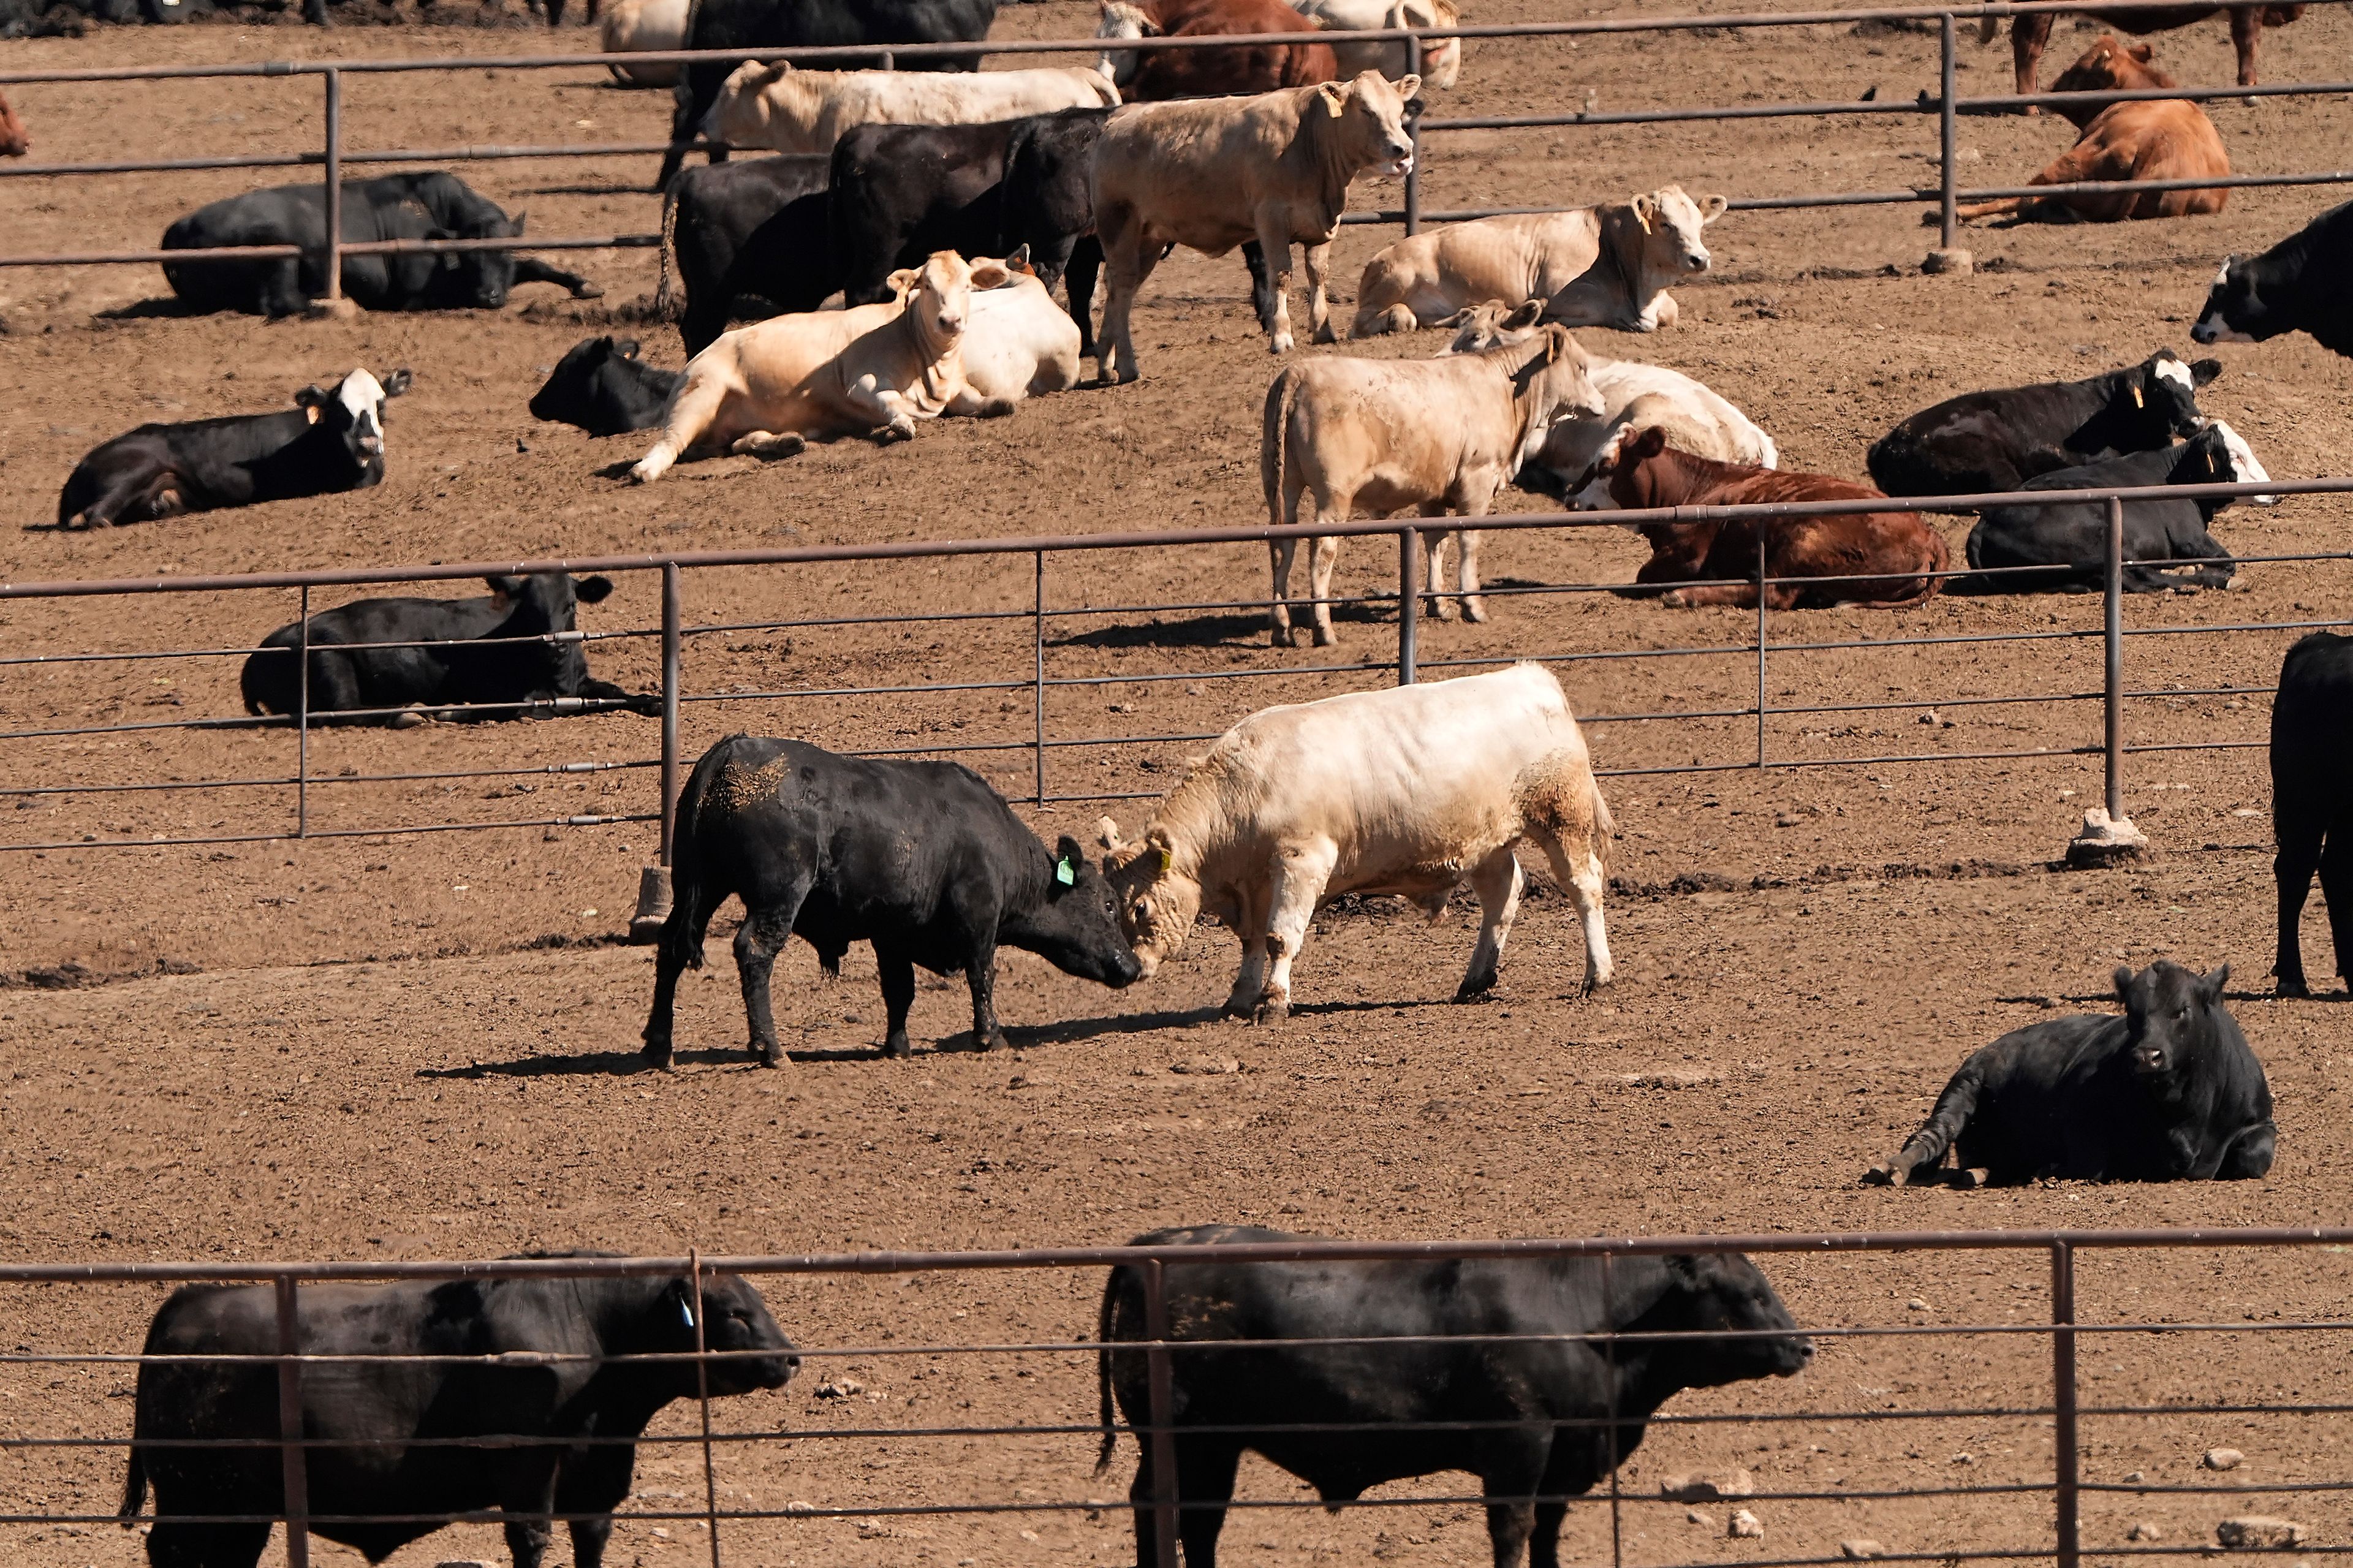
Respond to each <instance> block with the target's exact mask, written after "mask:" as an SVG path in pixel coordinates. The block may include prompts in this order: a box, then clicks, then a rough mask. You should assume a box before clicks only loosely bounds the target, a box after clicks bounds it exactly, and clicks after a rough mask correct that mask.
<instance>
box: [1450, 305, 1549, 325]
mask: <svg viewBox="0 0 2353 1568" xmlns="http://www.w3.org/2000/svg"><path fill="white" fill-rule="evenodd" d="M1465 313H1466V314H1467V313H1468V312H1465ZM1544 313H1545V301H1544V300H1521V301H1520V303H1519V304H1518V306H1517V307H1516V308H1514V310H1513V311H1512V313H1511V314H1510V315H1508V316H1506V317H1504V319H1503V321H1500V322H1498V323H1496V324H1497V325H1498V326H1500V327H1501V328H1502V329H1503V330H1504V331H1507V332H1510V331H1518V330H1519V329H1520V328H1522V327H1533V326H1535V324H1536V323H1537V322H1538V321H1543V320H1544Z"/></svg>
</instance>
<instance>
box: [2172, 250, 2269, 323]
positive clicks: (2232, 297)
mask: <svg viewBox="0 0 2353 1568" xmlns="http://www.w3.org/2000/svg"><path fill="white" fill-rule="evenodd" d="M2270 315H2271V311H2270V310H2269V309H2268V308H2267V307H2266V306H2265V305H2264V304H2263V289H2262V286H2261V285H2260V284H2258V283H2257V282H2256V280H2255V269H2254V268H2253V267H2251V266H2249V265H2248V264H2247V263H2246V262H2243V261H2242V260H2240V259H2239V258H2237V257H2235V256H2226V257H2224V258H2222V268H2221V271H2219V272H2217V273H2215V274H2214V282H2213V285H2212V286H2211V288H2209V289H2207V290H2206V308H2205V309H2204V310H2200V311H2199V312H2198V324H2197V325H2196V326H2194V327H2192V328H2190V329H2189V336H2190V338H2191V340H2192V341H2194V342H2201V343H2259V342H2263V340H2264V339H2265V338H2274V337H2277V336H2278V335H2279V333H2280V329H2279V328H2278V327H2277V326H2275V325H2274V324H2273V323H2272V322H2271V321H2269V320H2268V318H2269V316H2270Z"/></svg>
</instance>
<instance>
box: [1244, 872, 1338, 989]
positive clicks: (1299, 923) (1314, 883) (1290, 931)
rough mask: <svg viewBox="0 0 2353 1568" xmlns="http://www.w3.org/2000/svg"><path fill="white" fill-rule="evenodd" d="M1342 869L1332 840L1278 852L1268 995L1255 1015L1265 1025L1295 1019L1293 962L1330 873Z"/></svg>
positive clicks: (1270, 907) (1270, 905)
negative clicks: (1292, 1011)
mask: <svg viewBox="0 0 2353 1568" xmlns="http://www.w3.org/2000/svg"><path fill="white" fill-rule="evenodd" d="M1339 863H1340V847H1339V846H1338V845H1336V844H1334V843H1332V842H1331V841H1330V840H1329V839H1317V840H1315V841H1314V842H1312V843H1307V844H1300V845H1285V846H1283V847H1282V848H1280V849H1278V850H1277V851H1276V852H1275V857H1274V865H1273V867H1272V868H1271V879H1272V882H1273V889H1272V891H1271V894H1270V895H1269V898H1268V901H1267V916H1266V952H1267V959H1268V968H1267V976H1266V994H1265V995H1263V996H1261V997H1260V998H1259V1004H1258V1011H1257V1012H1256V1014H1254V1015H1253V1016H1255V1018H1256V1019H1257V1021H1258V1022H1260V1023H1261V1024H1279V1023H1281V1022H1282V1020H1283V1019H1284V1018H1286V1017H1288V1016H1290V1014H1291V962H1292V960H1293V959H1295V958H1297V957H1298V956H1299V950H1300V949H1301V948H1303V947H1304V946H1305V945H1306V944H1307V927H1308V925H1309V923H1310V922H1311V921H1314V918H1315V906H1316V905H1317V904H1319V903H1321V902H1323V901H1324V886H1325V884H1327V883H1328V882H1330V881H1331V879H1332V868H1334V867H1335V866H1337V865H1338V864H1339Z"/></svg>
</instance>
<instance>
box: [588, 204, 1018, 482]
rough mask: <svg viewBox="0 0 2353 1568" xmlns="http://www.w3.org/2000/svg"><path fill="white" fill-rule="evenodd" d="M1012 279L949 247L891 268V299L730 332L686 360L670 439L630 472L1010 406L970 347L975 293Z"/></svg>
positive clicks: (885, 435) (655, 471)
mask: <svg viewBox="0 0 2353 1568" xmlns="http://www.w3.org/2000/svg"><path fill="white" fill-rule="evenodd" d="M1009 276H1010V275H1009V274H1008V272H1007V271H1006V269H1005V264H1004V263H1003V262H1001V261H977V262H971V263H967V262H966V261H965V259H964V258H962V257H960V256H958V255H957V254H956V253H955V252H954V251H952V250H943V251H939V252H937V253H935V254H934V256H933V257H932V258H931V259H930V260H928V261H926V262H924V263H923V266H922V267H921V268H907V269H906V270H903V271H900V272H894V273H892V275H891V286H892V289H893V291H894V292H895V293H896V294H897V295H898V298H897V299H894V300H890V301H887V302H885V303H882V304H878V305H860V306H857V307H855V308H853V309H851V310H816V311H811V312H808V313H807V314H804V315H796V316H777V317H775V318H772V319H771V320H768V321H759V322H755V323H754V324H753V325H751V326H748V327H743V328H739V329H737V330H736V331H732V332H726V333H723V334H722V335H721V336H720V338H719V341H718V342H714V343H712V345H711V346H710V347H709V348H707V349H704V350H703V351H702V353H699V354H697V355H695V356H694V358H693V359H692V360H691V361H689V362H688V363H687V367H686V374H685V375H684V376H683V377H682V378H681V380H680V382H679V384H678V390H677V391H676V392H674V393H672V394H671V395H670V408H669V410H668V412H667V413H666V414H665V415H664V417H663V422H662V433H661V438H660V439H659V440H658V441H656V442H655V443H654V447H653V450H652V451H650V452H648V453H647V454H646V455H645V457H644V458H641V459H640V460H639V461H638V465H637V467H635V468H631V469H630V470H629V478H631V479H635V480H636V481H637V482H638V483H639V484H649V483H651V482H652V481H654V480H655V479H659V478H661V477H662V475H663V474H665V473H667V472H669V470H670V465H672V464H673V463H675V462H677V461H678V459H679V458H680V457H681V455H684V454H687V453H690V452H692V453H711V452H719V451H725V452H733V453H738V454H746V455H749V456H753V457H760V458H786V457H790V456H792V455H793V454H794V453H796V452H797V451H799V450H800V449H801V448H802V447H805V446H807V444H808V440H807V438H808V437H818V438H820V439H822V438H825V437H835V436H856V435H869V436H871V437H873V438H875V439H876V440H878V441H903V440H905V439H907V438H908V437H911V436H913V434H914V433H915V421H916V420H918V419H934V418H937V417H938V416H940V415H942V414H944V413H947V412H950V411H954V412H955V413H960V414H981V415H997V414H1008V413H1011V412H1012V408H1013V405H1012V404H1011V403H1009V402H1007V401H1005V400H1003V399H999V398H987V397H983V396H981V395H979V394H978V393H976V392H975V391H974V390H973V389H972V387H971V386H970V385H969V384H966V382H965V376H964V354H963V348H964V334H965V323H966V322H967V321H968V320H969V319H970V315H971V310H972V294H973V290H974V289H994V288H997V286H999V285H1000V284H1002V283H1004V282H1005V281H1006V280H1007V279H1008V277H1009Z"/></svg>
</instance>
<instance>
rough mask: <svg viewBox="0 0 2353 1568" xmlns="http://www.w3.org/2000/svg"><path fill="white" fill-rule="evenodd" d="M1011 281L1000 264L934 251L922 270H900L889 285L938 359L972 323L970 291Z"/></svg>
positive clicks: (916, 268) (952, 252) (992, 287)
mask: <svg viewBox="0 0 2353 1568" xmlns="http://www.w3.org/2000/svg"><path fill="white" fill-rule="evenodd" d="M1014 277H1015V274H1014V273H1012V272H1010V271H1008V270H1007V268H1006V266H1005V263H1003V262H1002V261H987V260H983V261H966V260H965V258H963V257H961V256H958V255H957V254H956V253H955V251H953V250H935V251H934V252H932V254H931V256H930V257H929V258H927V259H926V260H925V261H924V262H923V266H921V267H909V268H901V269H900V270H899V271H897V272H893V273H892V274H891V276H890V279H888V281H889V283H890V285H891V288H892V291H893V292H895V293H897V294H898V295H899V296H900V297H901V298H902V299H903V300H906V302H907V315H908V317H909V318H910V319H911V320H913V322H914V324H915V330H916V331H917V332H919V333H920V334H921V335H922V336H923V342H924V344H925V346H926V347H927V348H929V349H930V350H932V352H933V355H934V358H937V357H939V356H940V355H942V354H944V353H945V352H946V351H947V350H948V349H949V348H951V347H954V346H955V344H956V343H957V342H958V341H959V340H961V339H962V338H963V336H964V330H965V326H966V325H967V324H968V323H969V322H970V321H971V320H972V296H973V291H974V290H975V289H1001V288H1003V287H1005V285H1007V284H1008V283H1010V282H1011V281H1013V279H1014Z"/></svg>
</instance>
